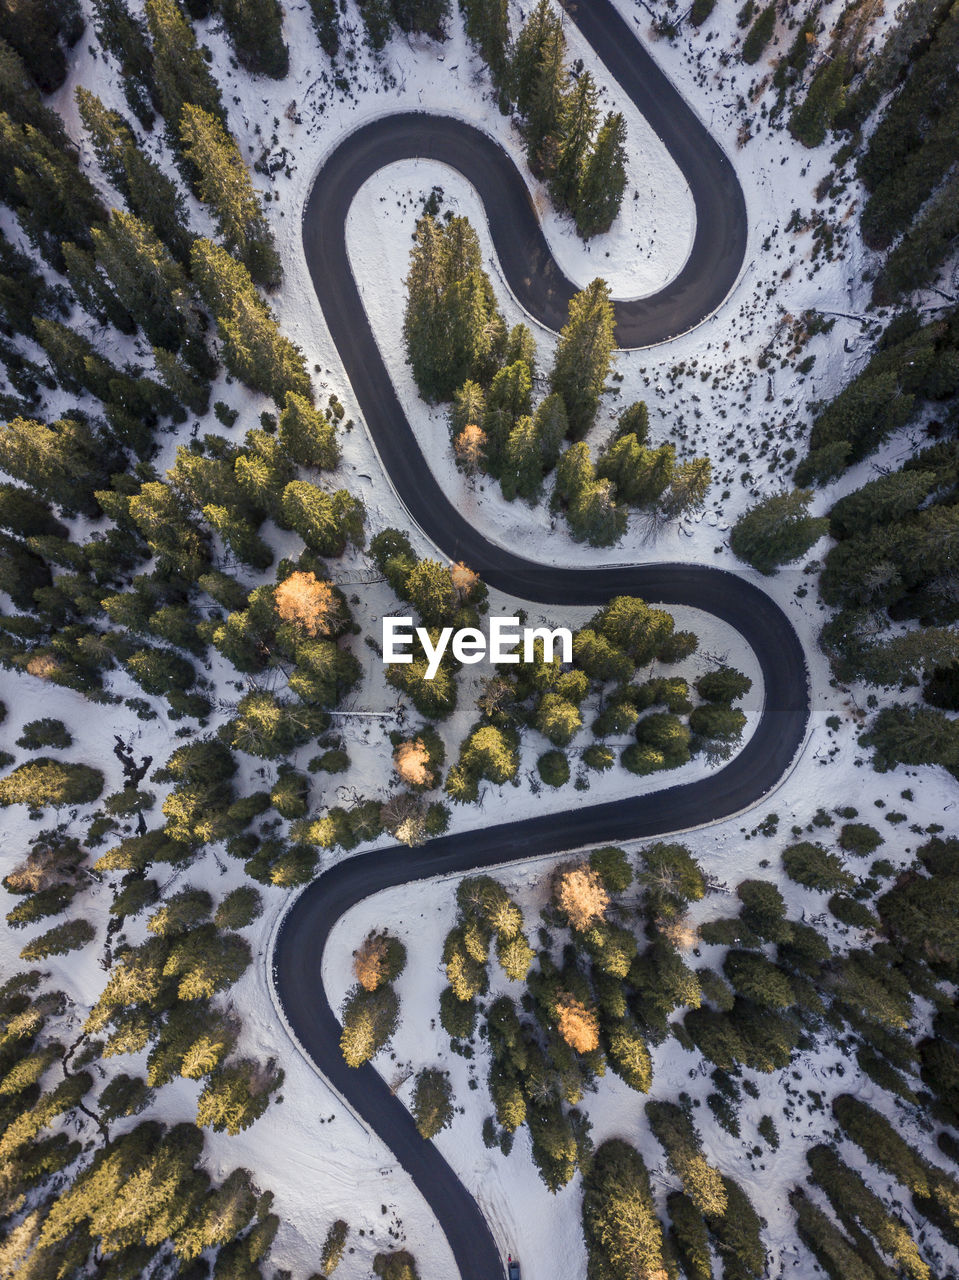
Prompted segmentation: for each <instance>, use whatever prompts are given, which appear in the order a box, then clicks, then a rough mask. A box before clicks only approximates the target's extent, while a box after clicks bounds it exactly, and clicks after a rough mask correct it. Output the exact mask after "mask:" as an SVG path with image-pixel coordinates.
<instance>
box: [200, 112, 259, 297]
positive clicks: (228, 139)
mask: <svg viewBox="0 0 959 1280" xmlns="http://www.w3.org/2000/svg"><path fill="white" fill-rule="evenodd" d="M180 139H181V142H182V146H183V155H184V156H185V157H186V159H187V160H188V161H189V163H190V165H191V166H192V169H193V171H194V173H195V174H196V183H195V188H196V192H197V194H198V195H199V197H200V199H201V200H203V201H204V202H205V203H206V204H208V205H210V207H211V209H212V211H213V216H214V218H215V220H216V225H217V230H218V231H219V232H220V235H221V236H222V238H223V243H224V245H225V246H226V248H227V249H229V250H230V251H231V252H233V253H235V254H236V256H237V257H239V258H240V260H241V261H242V262H243V263H244V265H245V266H246V268H247V270H248V271H249V272H250V275H251V276H252V277H253V279H254V280H255V281H256V282H257V284H260V285H263V286H264V287H266V288H269V289H274V288H276V286H277V285H278V284H279V283H280V280H281V278H282V274H283V272H282V267H281V265H280V258H279V255H278V253H277V252H276V248H275V246H274V243H273V236H272V234H271V232H270V229H269V226H268V225H267V222H266V219H265V218H264V216H263V207H262V205H261V203H260V198H259V196H258V195H257V193H256V191H255V190H254V189H253V184H252V182H251V181H250V175H249V173H248V171H247V167H246V165H245V164H244V163H243V157H242V156H241V155H240V149H239V147H238V146H237V145H236V141H235V140H234V138H233V136H232V134H230V133H229V132H228V131H227V130H226V129H225V128H224V126H223V124H222V122H221V121H220V119H219V118H218V117H217V116H215V115H211V114H210V113H209V112H206V111H204V110H202V108H200V107H197V106H194V105H192V104H191V103H187V104H186V105H185V106H184V108H183V112H182V115H181V117H180Z"/></svg>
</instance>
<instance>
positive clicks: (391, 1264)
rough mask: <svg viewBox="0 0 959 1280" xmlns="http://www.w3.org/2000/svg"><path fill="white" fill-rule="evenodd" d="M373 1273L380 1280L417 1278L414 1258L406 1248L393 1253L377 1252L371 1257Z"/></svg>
mask: <svg viewBox="0 0 959 1280" xmlns="http://www.w3.org/2000/svg"><path fill="white" fill-rule="evenodd" d="M373 1273H374V1275H377V1276H379V1277H380V1280H419V1276H420V1273H419V1272H418V1271H417V1269H416V1259H415V1258H414V1257H413V1255H412V1254H411V1253H410V1252H409V1251H408V1250H406V1249H400V1250H398V1251H397V1252H395V1253H378V1254H377V1255H376V1256H375V1258H374V1259H373Z"/></svg>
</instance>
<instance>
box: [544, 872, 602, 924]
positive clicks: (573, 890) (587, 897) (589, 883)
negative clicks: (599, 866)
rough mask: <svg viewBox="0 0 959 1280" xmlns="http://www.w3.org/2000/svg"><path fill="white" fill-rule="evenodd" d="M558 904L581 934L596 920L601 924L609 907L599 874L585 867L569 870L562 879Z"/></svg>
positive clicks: (559, 885) (558, 885)
mask: <svg viewBox="0 0 959 1280" xmlns="http://www.w3.org/2000/svg"><path fill="white" fill-rule="evenodd" d="M556 903H557V906H559V907H560V908H561V909H562V910H563V911H565V912H566V914H567V916H569V922H570V924H571V925H572V927H573V928H574V929H575V930H576V931H577V932H578V933H582V932H584V930H586V929H588V928H589V926H590V925H591V924H592V923H593V921H594V920H602V919H604V918H605V915H606V908H607V907H608V906H609V894H608V893H607V892H606V890H605V889H604V888H603V882H602V880H601V879H600V877H599V874H598V873H597V872H595V871H593V870H592V869H591V868H590V867H588V866H587V865H586V864H585V863H582V864H581V865H580V866H577V867H570V868H569V869H568V870H566V871H564V872H563V873H562V875H561V876H560V877H559V881H558V882H557V885H556Z"/></svg>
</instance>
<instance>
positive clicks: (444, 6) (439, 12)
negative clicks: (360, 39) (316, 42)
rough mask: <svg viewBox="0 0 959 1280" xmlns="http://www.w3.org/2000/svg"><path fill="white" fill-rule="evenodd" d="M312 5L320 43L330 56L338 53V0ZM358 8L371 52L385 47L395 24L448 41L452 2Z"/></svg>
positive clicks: (423, 0) (373, 0)
mask: <svg viewBox="0 0 959 1280" xmlns="http://www.w3.org/2000/svg"><path fill="white" fill-rule="evenodd" d="M310 6H311V8H312V10H313V21H314V24H315V26H316V29H317V32H318V34H319V37H320V43H321V44H322V45H323V48H324V49H326V51H327V52H328V53H331V54H332V53H335V52H336V46H338V44H339V36H338V35H336V36H334V28H335V27H336V25H337V19H336V12H335V10H336V5H335V0H310ZM359 9H360V17H361V18H362V19H363V26H364V27H365V29H366V39H367V42H368V43H369V45H370V47H371V48H372V49H377V50H378V49H382V48H383V46H384V45H385V44H386V42H387V40H388V39H389V38H390V33H391V31H392V28H393V24H394V23H395V24H396V25H397V26H398V27H399V29H400V30H401V31H404V32H406V33H407V34H409V33H410V32H413V31H418V32H422V33H423V34H425V35H428V36H431V37H432V38H433V39H434V40H445V39H446V22H447V20H448V18H449V15H450V0H359Z"/></svg>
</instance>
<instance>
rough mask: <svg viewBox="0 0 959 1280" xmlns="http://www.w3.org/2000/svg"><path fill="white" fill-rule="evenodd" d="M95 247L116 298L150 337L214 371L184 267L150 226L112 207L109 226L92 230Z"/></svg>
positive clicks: (168, 348)
mask: <svg viewBox="0 0 959 1280" xmlns="http://www.w3.org/2000/svg"><path fill="white" fill-rule="evenodd" d="M93 245H94V253H95V255H96V258H97V262H98V263H99V265H100V266H101V267H102V269H103V270H104V271H105V272H106V274H107V276H108V277H109V280H110V283H111V284H112V286H113V292H114V295H115V297H116V299H117V301H118V302H119V303H120V304H121V306H123V308H124V309H125V310H126V311H127V312H129V313H130V314H131V315H133V316H135V317H136V319H137V320H138V322H139V323H140V324H141V325H142V326H143V331H144V333H145V334H146V335H147V337H148V338H149V340H150V342H151V343H153V344H155V345H156V346H160V347H164V348H165V349H166V350H168V351H171V352H177V351H179V350H180V348H181V346H185V348H186V351H185V354H186V355H187V357H188V358H190V357H192V362H193V363H194V365H198V366H199V367H201V368H203V369H205V370H206V371H208V372H212V368H211V363H212V362H211V361H210V358H209V356H207V354H206V351H205V348H204V346H203V336H202V332H201V330H200V326H199V323H198V321H197V319H196V317H195V315H194V314H193V311H192V306H193V296H192V292H191V290H190V285H189V281H188V280H187V278H186V274H185V273H184V271H183V268H182V267H181V266H180V265H179V264H178V263H177V262H176V261H175V259H174V258H173V257H172V256H171V254H170V252H169V250H168V249H167V248H166V247H165V246H164V245H163V243H162V242H161V241H160V240H159V239H158V238H157V236H156V235H155V234H154V233H153V231H152V230H151V229H150V228H149V227H148V226H147V225H146V224H145V223H143V222H141V221H140V220H139V219H138V218H135V217H134V216H133V215H132V214H129V213H120V212H117V211H116V210H115V211H114V212H113V214H112V216H111V218H110V222H109V224H108V226H107V227H106V228H104V229H102V230H101V229H98V228H97V229H94V231H93Z"/></svg>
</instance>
